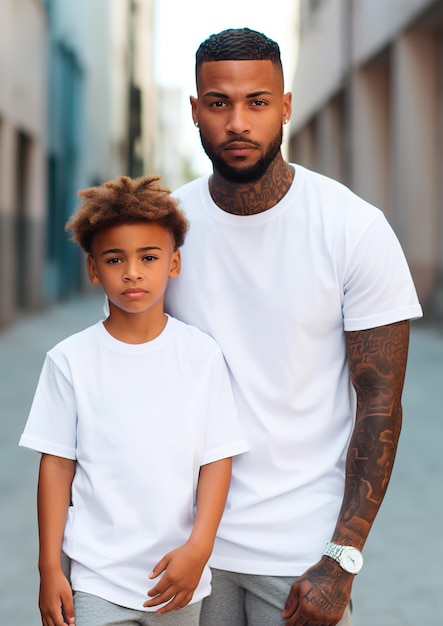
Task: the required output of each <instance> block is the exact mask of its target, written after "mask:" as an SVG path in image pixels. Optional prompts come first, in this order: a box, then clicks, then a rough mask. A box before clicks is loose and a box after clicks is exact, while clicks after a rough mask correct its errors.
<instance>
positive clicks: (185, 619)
mask: <svg viewBox="0 0 443 626" xmlns="http://www.w3.org/2000/svg"><path fill="white" fill-rule="evenodd" d="M201 604H202V603H201V602H195V603H194V604H188V606H185V607H184V608H183V609H178V610H177V611H169V613H164V614H163V615H157V614H156V613H153V612H152V611H137V610H136V609H127V608H125V607H124V606H119V605H118V604H113V603H112V602H108V600H103V598H99V597H98V596H93V595H91V594H89V593H84V592H83V591H76V592H75V593H74V617H75V626H198V623H199V616H200V609H201Z"/></svg>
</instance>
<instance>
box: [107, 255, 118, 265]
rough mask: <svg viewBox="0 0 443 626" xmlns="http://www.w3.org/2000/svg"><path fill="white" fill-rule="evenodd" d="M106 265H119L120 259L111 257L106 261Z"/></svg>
mask: <svg viewBox="0 0 443 626" xmlns="http://www.w3.org/2000/svg"><path fill="white" fill-rule="evenodd" d="M106 263H109V265H114V264H115V263H120V259H119V258H118V257H116V256H113V257H111V258H110V259H106Z"/></svg>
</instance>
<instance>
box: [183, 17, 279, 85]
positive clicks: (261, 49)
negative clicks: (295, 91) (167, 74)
mask: <svg viewBox="0 0 443 626" xmlns="http://www.w3.org/2000/svg"><path fill="white" fill-rule="evenodd" d="M208 61H271V62H272V63H273V64H274V65H276V66H278V68H279V69H280V71H281V74H282V76H283V67H282V62H281V56H280V47H279V45H278V43H276V42H275V41H273V40H272V39H269V37H266V35H264V34H263V33H260V32H258V31H256V30H251V29H250V28H228V29H227V30H223V31H221V32H220V33H217V34H214V35H210V36H209V37H208V38H207V39H206V40H205V41H203V43H201V44H200V46H199V47H198V49H197V52H196V54H195V73H196V77H197V71H198V69H199V68H200V67H201V66H202V65H203V63H205V62H208Z"/></svg>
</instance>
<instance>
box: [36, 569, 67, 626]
mask: <svg viewBox="0 0 443 626" xmlns="http://www.w3.org/2000/svg"><path fill="white" fill-rule="evenodd" d="M39 607H40V613H41V616H42V624H43V626H65V624H69V625H70V626H74V624H75V622H74V602H73V599H72V589H71V585H70V584H69V582H68V580H67V578H66V576H65V575H64V574H63V572H62V571H61V570H60V572H55V573H51V574H42V575H41V577H40V597H39Z"/></svg>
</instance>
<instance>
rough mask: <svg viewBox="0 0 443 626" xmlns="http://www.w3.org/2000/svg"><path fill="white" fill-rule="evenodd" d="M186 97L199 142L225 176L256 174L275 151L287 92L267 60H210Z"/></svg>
mask: <svg viewBox="0 0 443 626" xmlns="http://www.w3.org/2000/svg"><path fill="white" fill-rule="evenodd" d="M197 83H198V97H197V98H191V105H192V115H193V118H194V122H198V125H199V130H200V138H201V142H202V145H203V148H204V150H205V152H206V154H207V155H208V157H209V158H210V159H211V161H212V163H213V166H214V169H215V170H216V171H217V172H219V173H220V174H221V175H222V176H223V177H224V178H225V179H226V180H229V181H230V182H234V183H249V182H254V181H256V180H259V179H260V178H261V177H262V176H263V174H264V173H265V172H266V170H267V169H268V167H269V165H270V164H271V163H272V161H273V160H274V159H275V157H276V156H277V155H278V154H279V152H280V147H281V142H282V124H283V123H284V121H285V120H286V119H289V117H290V114H291V94H283V78H282V76H281V74H280V72H279V70H278V68H277V67H276V66H275V65H273V63H271V61H210V62H206V63H203V65H202V66H201V67H200V68H199V70H198V74H197Z"/></svg>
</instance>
